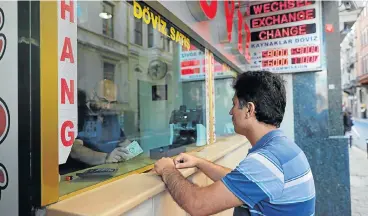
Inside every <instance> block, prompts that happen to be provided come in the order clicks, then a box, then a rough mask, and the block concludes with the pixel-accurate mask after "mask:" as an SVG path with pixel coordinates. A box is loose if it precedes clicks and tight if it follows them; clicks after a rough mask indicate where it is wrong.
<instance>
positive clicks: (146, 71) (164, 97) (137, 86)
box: [59, 1, 206, 195]
mask: <svg viewBox="0 0 368 216" xmlns="http://www.w3.org/2000/svg"><path fill="white" fill-rule="evenodd" d="M139 4H141V6H142V7H143V6H144V5H143V4H144V3H143V2H140V3H139ZM107 6H109V5H105V4H101V3H100V2H84V1H81V2H78V8H79V10H80V11H82V12H83V18H84V22H83V23H78V27H79V28H78V52H77V53H78V122H79V124H78V136H77V138H76V140H75V143H74V145H73V147H72V150H71V153H70V156H69V158H68V161H67V163H66V164H63V165H61V166H60V167H59V171H60V174H61V175H63V176H62V178H61V182H60V194H61V195H65V194H68V193H70V192H73V191H75V190H79V189H82V188H85V187H88V186H91V185H93V184H96V183H98V182H100V181H103V180H105V179H107V178H110V177H112V176H118V175H122V174H126V173H128V172H131V171H133V170H137V169H140V168H142V167H147V166H148V165H151V164H153V163H154V162H155V160H156V159H158V158H161V157H163V156H173V155H175V154H179V153H180V152H184V151H192V150H194V149H195V148H197V147H198V146H202V145H204V144H206V125H205V122H206V121H205V116H206V115H205V113H206V107H205V101H206V100H205V98H206V93H205V92H206V90H205V83H204V78H205V76H204V75H205V73H204V69H205V68H204V63H203V62H202V60H204V58H203V56H204V54H203V53H204V50H203V48H202V47H201V46H200V45H199V44H197V43H196V42H195V41H194V40H190V43H191V49H190V50H188V49H186V46H185V45H184V44H183V43H181V41H180V40H179V41H177V40H172V38H171V37H168V36H167V35H164V34H163V33H162V32H161V31H160V30H162V29H159V28H157V26H156V27H155V26H153V25H152V23H149V24H147V23H146V22H145V21H144V22H142V19H138V18H136V17H135V16H134V15H133V14H134V13H133V5H131V4H129V3H127V2H124V1H123V2H116V3H114V5H113V7H112V8H110V9H109V8H107ZM96 11H101V12H106V11H108V12H109V13H111V14H113V17H112V18H114V17H115V19H114V21H115V22H117V23H116V28H115V29H114V37H113V38H112V37H109V38H107V37H105V34H106V32H107V31H105V27H106V26H107V25H112V24H109V23H108V22H106V21H104V20H105V19H104V18H101V17H100V16H99V14H100V13H97V14H95V13H96ZM150 12H152V13H154V14H152V15H153V16H158V14H156V12H154V11H153V10H150ZM87 18H88V19H87ZM160 19H161V20H164V21H165V22H166V23H167V29H168V32H170V31H169V29H171V27H172V28H174V29H175V32H176V33H178V32H179V33H180V34H182V35H180V34H179V33H178V35H179V36H181V37H179V39H180V38H182V39H183V38H186V39H187V38H188V36H186V35H185V34H184V32H182V31H181V30H180V29H178V28H177V27H176V26H173V25H172V24H171V23H170V22H169V21H168V20H166V19H165V18H164V17H163V16H161V15H160ZM146 21H147V20H146ZM101 22H102V23H103V25H101ZM103 28H104V29H103ZM107 29H109V28H107ZM137 45H139V46H137ZM183 56H184V57H183ZM188 61H189V62H191V61H192V62H200V63H199V64H198V65H190V64H189V65H188V64H187V63H185V62H188ZM187 69H190V71H196V74H193V75H195V76H192V77H189V76H188V74H186V73H184V72H185V71H186V70H187ZM193 69H195V70H193ZM197 75H198V76H197ZM92 168H95V170H91V169H92ZM110 171H111V172H110ZM84 172H86V173H84ZM81 173H83V174H81ZM70 175H71V176H74V177H75V179H74V180H73V181H71V182H67V181H66V180H65V176H70ZM91 176H94V178H91Z"/></svg>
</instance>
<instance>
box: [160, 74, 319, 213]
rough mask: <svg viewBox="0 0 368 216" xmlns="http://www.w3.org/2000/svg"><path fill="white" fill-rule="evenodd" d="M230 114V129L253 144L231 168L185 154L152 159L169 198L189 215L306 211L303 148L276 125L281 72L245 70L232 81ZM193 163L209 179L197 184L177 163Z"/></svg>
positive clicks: (308, 195)
mask: <svg viewBox="0 0 368 216" xmlns="http://www.w3.org/2000/svg"><path fill="white" fill-rule="evenodd" d="M234 89H235V95H234V98H233V107H232V109H231V111H230V115H232V119H233V124H234V129H235V132H236V133H238V134H241V135H244V136H245V137H247V139H248V140H249V142H250V143H251V145H252V148H251V149H250V150H249V152H248V155H247V157H246V158H245V159H244V160H243V161H242V162H241V163H240V164H239V165H238V166H237V167H236V168H235V169H234V170H231V169H229V168H226V167H222V166H219V165H216V164H214V163H211V162H209V161H206V160H204V159H200V158H197V157H194V156H191V155H188V154H181V155H179V156H178V157H177V158H175V160H174V161H173V160H172V159H170V158H163V159H161V160H159V161H157V162H156V164H155V171H156V172H157V173H158V174H159V175H161V177H162V179H163V181H164V182H165V184H166V185H167V188H168V191H169V192H170V194H171V195H172V197H173V198H174V200H175V201H176V202H177V203H178V204H179V205H180V206H181V207H182V208H183V209H184V210H186V211H187V212H189V213H190V214H191V215H211V214H215V213H218V212H221V211H223V210H225V209H229V208H232V207H235V209H234V215H236V216H242V215H252V216H259V215H267V216H269V215H286V216H289V215H290V216H295V215H298V216H311V215H314V211H315V187H314V180H313V175H312V172H311V169H310V167H309V163H308V161H307V158H306V156H305V155H304V153H303V151H302V150H301V149H300V148H299V147H298V146H297V145H296V144H295V143H294V142H293V141H291V140H289V139H288V138H287V137H286V136H285V135H284V134H283V132H282V131H281V130H279V129H278V128H279V127H280V124H281V122H282V119H283V116H284V112H285V106H286V91H285V87H284V84H283V80H282V79H281V77H280V76H278V75H276V74H273V73H270V72H267V71H259V72H246V73H243V74H241V75H239V76H238V78H237V80H236V82H235V85H234ZM188 167H197V168H198V169H200V170H201V171H202V172H203V173H204V174H206V175H207V176H208V177H209V178H211V179H212V180H213V181H214V183H213V184H212V185H209V186H207V187H199V186H197V185H194V184H192V183H190V182H189V181H188V180H186V179H185V178H184V177H183V176H182V175H181V174H180V172H179V171H178V170H177V169H178V168H188Z"/></svg>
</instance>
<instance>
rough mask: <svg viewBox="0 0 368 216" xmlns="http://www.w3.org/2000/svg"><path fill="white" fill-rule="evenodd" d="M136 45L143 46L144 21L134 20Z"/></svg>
mask: <svg viewBox="0 0 368 216" xmlns="http://www.w3.org/2000/svg"><path fill="white" fill-rule="evenodd" d="M134 43H135V44H138V45H141V46H142V44H143V36H142V19H134Z"/></svg>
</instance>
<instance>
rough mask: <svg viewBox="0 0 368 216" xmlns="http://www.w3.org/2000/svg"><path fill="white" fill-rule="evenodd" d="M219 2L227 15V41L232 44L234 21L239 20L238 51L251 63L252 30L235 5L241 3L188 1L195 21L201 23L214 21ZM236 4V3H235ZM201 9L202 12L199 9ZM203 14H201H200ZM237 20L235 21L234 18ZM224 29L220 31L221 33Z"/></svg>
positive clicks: (210, 0) (228, 0) (214, 0)
mask: <svg viewBox="0 0 368 216" xmlns="http://www.w3.org/2000/svg"><path fill="white" fill-rule="evenodd" d="M218 2H222V3H223V4H224V6H223V8H224V11H223V14H224V15H225V20H224V21H225V22H226V32H227V41H226V42H232V41H233V40H234V38H233V34H232V33H233V25H234V20H235V19H236V20H237V32H238V34H237V35H236V36H237V50H238V53H239V54H240V55H242V56H244V58H245V59H246V60H247V61H250V54H249V45H250V28H249V25H248V23H246V22H245V20H244V17H245V16H246V15H247V14H244V13H243V12H242V11H241V10H240V8H239V7H235V4H238V5H239V4H240V2H241V1H231V0H225V1H217V0H208V1H204V0H199V1H187V5H188V8H189V10H190V12H191V14H192V15H193V17H194V18H195V19H197V20H198V21H199V22H202V21H206V20H213V19H214V18H215V17H216V14H217V12H218V8H219V7H218ZM235 2H236V3H235ZM198 7H199V8H200V11H199V10H197V8H198ZM198 12H201V13H198ZM235 16H236V18H235V19H234V17H235ZM221 30H223V29H220V31H221Z"/></svg>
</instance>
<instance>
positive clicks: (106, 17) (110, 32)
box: [100, 1, 114, 38]
mask: <svg viewBox="0 0 368 216" xmlns="http://www.w3.org/2000/svg"><path fill="white" fill-rule="evenodd" d="M100 17H101V18H102V33H103V34H104V35H106V36H108V37H111V38H113V37H114V6H113V5H112V4H111V3H108V2H105V1H104V2H102V13H101V14H100Z"/></svg>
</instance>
